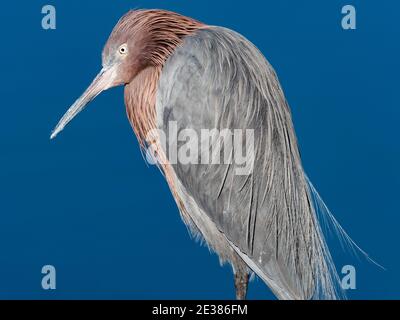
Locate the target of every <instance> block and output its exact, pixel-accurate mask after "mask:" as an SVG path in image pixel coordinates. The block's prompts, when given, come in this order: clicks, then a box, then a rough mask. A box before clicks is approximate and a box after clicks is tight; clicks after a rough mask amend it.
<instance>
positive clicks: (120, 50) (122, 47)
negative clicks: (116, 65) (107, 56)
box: [118, 44, 128, 55]
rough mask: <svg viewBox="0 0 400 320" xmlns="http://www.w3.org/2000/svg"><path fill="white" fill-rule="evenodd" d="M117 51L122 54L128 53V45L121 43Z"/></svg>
mask: <svg viewBox="0 0 400 320" xmlns="http://www.w3.org/2000/svg"><path fill="white" fill-rule="evenodd" d="M118 52H119V53H120V54H122V55H124V54H127V53H128V47H127V45H126V44H123V45H122V46H120V47H119V49H118Z"/></svg>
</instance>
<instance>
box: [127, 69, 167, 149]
mask: <svg viewBox="0 0 400 320" xmlns="http://www.w3.org/2000/svg"><path fill="white" fill-rule="evenodd" d="M160 74H161V67H147V68H146V69H144V70H143V71H141V72H140V73H139V74H138V75H137V76H136V77H135V79H134V80H133V81H132V82H130V83H129V84H127V85H126V86H125V106H126V113H127V116H128V119H129V122H130V123H131V126H132V128H133V130H134V132H135V134H136V137H137V139H138V141H139V143H140V145H141V146H142V147H143V146H144V145H145V142H146V138H147V134H148V133H149V132H150V131H151V130H153V129H155V128H156V110H155V109H156V108H155V105H156V91H157V85H158V80H159V78H160Z"/></svg>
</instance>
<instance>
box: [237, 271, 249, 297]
mask: <svg viewBox="0 0 400 320" xmlns="http://www.w3.org/2000/svg"><path fill="white" fill-rule="evenodd" d="M248 283H249V274H248V273H247V272H246V271H242V270H240V271H237V272H236V273H235V288H236V299H237V300H245V299H246V294H247V285H248Z"/></svg>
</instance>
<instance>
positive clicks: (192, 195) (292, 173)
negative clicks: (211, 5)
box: [51, 10, 342, 299]
mask: <svg viewBox="0 0 400 320" xmlns="http://www.w3.org/2000/svg"><path fill="white" fill-rule="evenodd" d="M102 66H103V68H102V70H101V71H100V73H99V74H98V76H97V77H96V78H95V79H94V81H93V82H92V84H91V85H90V86H89V87H88V89H87V90H86V91H85V92H84V93H83V95H82V96H81V97H80V98H79V99H78V100H77V101H76V102H75V103H74V104H73V105H72V106H71V107H70V109H69V110H68V111H67V113H66V114H65V115H64V116H63V117H62V119H61V120H60V122H59V123H58V125H57V127H56V128H55V130H54V131H53V133H52V135H51V138H54V137H55V136H56V135H57V134H58V133H59V132H60V131H61V130H63V129H64V127H65V126H66V125H67V123H68V122H69V121H71V120H72V118H73V117H75V116H76V115H77V114H78V113H79V112H80V111H81V110H82V109H83V108H84V107H85V106H86V105H87V104H88V103H89V102H90V101H91V100H92V99H94V98H95V97H96V96H97V95H98V94H99V93H101V92H102V91H104V90H106V89H109V88H111V87H115V86H119V85H124V86H125V105H126V112H127V116H128V118H129V121H130V123H131V125H132V127H133V130H134V132H135V134H136V136H137V138H138V141H139V143H140V146H141V147H142V148H146V147H149V146H151V147H152V150H153V155H154V157H155V158H156V160H157V161H158V164H159V167H160V169H161V171H162V173H163V174H164V176H165V178H166V180H167V182H168V185H169V187H170V189H171V192H172V193H173V196H174V198H175V200H176V203H177V206H178V208H179V211H180V213H181V216H182V218H183V221H184V222H185V224H186V225H187V226H189V229H190V231H191V232H192V233H193V234H195V235H198V236H200V237H202V238H203V239H204V240H205V242H206V243H207V245H208V246H209V247H210V248H211V249H212V250H214V251H215V252H216V253H217V254H218V256H219V258H220V261H221V263H223V262H229V263H230V264H231V265H232V268H233V272H234V281H235V282H234V283H235V288H236V297H237V298H238V299H244V298H245V297H246V293H247V286H248V280H249V275H250V274H253V273H255V274H256V275H257V276H259V277H260V278H261V279H262V280H263V281H264V282H265V283H266V284H267V285H268V286H269V288H270V289H271V290H272V292H273V293H274V294H275V295H276V296H277V297H278V298H279V299H311V298H315V299H319V298H323V299H335V298H338V297H340V295H341V289H340V288H339V286H338V283H339V279H338V275H337V272H336V270H335V267H334V264H333V262H332V258H331V255H330V253H329V250H328V248H327V245H326V241H325V240H324V237H323V235H322V232H321V227H320V224H319V219H318V215H319V212H320V211H321V210H318V209H317V208H318V207H319V208H320V209H322V210H323V211H325V213H323V214H325V215H327V216H328V218H331V219H332V221H333V222H334V224H335V226H336V227H338V228H340V227H339V226H338V225H337V223H336V222H335V220H333V218H332V216H331V215H330V213H329V212H328V211H327V210H326V207H325V206H324V204H323V202H322V200H321V199H320V197H319V195H318V193H317V192H316V191H315V189H314V187H313V186H312V185H311V183H310V182H309V180H308V178H307V176H306V174H305V173H304V171H303V168H302V164H301V160H300V155H299V151H298V146H297V141H296V135H295V131H294V128H293V124H292V119H291V113H290V109H289V106H288V104H287V102H286V99H285V96H284V94H283V92H282V89H281V86H280V84H279V81H278V79H277V76H276V74H275V72H274V70H273V68H272V67H271V66H270V64H269V63H268V62H267V60H266V59H265V58H264V56H263V55H262V54H261V53H260V51H259V50H258V49H257V48H256V47H255V46H254V45H253V44H252V43H250V42H249V41H248V40H247V39H245V38H244V37H243V36H241V35H240V34H238V33H236V32H234V31H232V30H229V29H226V28H222V27H214V26H208V25H205V24H203V23H201V22H198V21H196V20H193V19H191V18H188V17H184V16H182V15H179V14H177V13H173V12H169V11H163V10H132V11H129V12H128V13H127V14H125V15H124V16H123V17H122V18H121V19H120V20H119V22H118V23H117V25H116V26H115V27H114V29H113V31H112V33H111V35H110V37H109V39H108V41H107V43H106V45H105V47H104V50H103V54H102ZM171 123H174V124H175V125H176V127H177V130H178V132H182V130H186V129H191V130H192V131H194V132H197V133H198V132H200V131H201V130H203V129H209V130H213V129H218V130H219V131H222V130H224V129H232V130H236V129H242V130H247V129H249V130H253V131H252V132H253V139H254V140H253V141H254V146H253V149H251V147H250V145H248V144H247V142H246V143H242V144H241V146H243V149H246V150H247V147H249V148H248V149H249V150H251V152H250V153H251V155H252V157H251V159H252V170H251V171H249V173H248V174H246V175H244V174H237V173H236V169H237V167H238V166H239V165H238V164H237V163H230V162H228V163H225V162H223V163H221V162H220V163H218V162H217V163H213V162H210V163H203V162H198V163H195V162H188V163H182V162H181V161H174V162H172V161H170V158H169V156H168V154H169V153H168V152H167V147H166V145H172V144H174V143H176V144H180V145H182V141H176V139H175V140H174V138H173V137H171V136H169V137H168V138H167V141H166V143H161V138H160V137H161V136H160V134H152V135H150V136H151V137H152V138H151V139H150V138H149V133H150V132H154V130H155V129H159V131H158V132H160V130H161V131H163V132H168V131H169V129H170V127H171ZM213 139H214V138H213V136H211V137H210V141H211V146H210V148H212V147H213V144H216V143H217V142H219V141H220V140H218V139H217V140H215V139H214V140H213ZM235 147H236V144H233V146H232V145H230V146H226V145H223V146H222V147H219V149H218V148H217V150H219V151H220V152H222V151H228V154H231V155H232V154H233V152H234V151H235V150H233V149H234V148H235ZM206 151H209V150H208V149H207V150H206ZM200 153H201V154H203V153H204V150H202V151H201V152H200ZM197 156H198V157H200V154H198V155H197ZM231 159H232V158H231ZM340 230H342V229H340Z"/></svg>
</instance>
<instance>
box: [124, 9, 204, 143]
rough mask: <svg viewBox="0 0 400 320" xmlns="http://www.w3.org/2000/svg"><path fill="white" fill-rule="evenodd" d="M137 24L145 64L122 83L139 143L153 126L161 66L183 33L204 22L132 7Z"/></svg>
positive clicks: (186, 33)
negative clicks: (144, 34) (144, 48)
mask: <svg viewBox="0 0 400 320" xmlns="http://www.w3.org/2000/svg"><path fill="white" fill-rule="evenodd" d="M134 14H135V20H136V27H137V28H141V29H143V32H145V33H146V35H147V37H146V40H145V41H146V52H145V53H144V54H146V55H147V57H146V59H147V61H148V65H147V66H146V67H145V68H144V69H143V70H142V71H141V72H140V73H139V74H138V75H137V76H136V77H135V78H134V79H133V80H132V81H131V82H130V83H129V84H127V85H126V86H125V105H126V111H127V115H128V119H129V121H130V123H131V125H132V127H133V130H134V131H135V134H136V136H137V138H138V140H139V143H140V145H141V146H142V147H143V146H144V145H145V143H146V135H147V134H148V133H149V132H150V131H151V130H152V129H154V128H155V127H156V110H155V104H156V92H157V85H158V80H159V78H160V74H161V71H162V68H163V66H164V64H165V62H166V61H167V59H168V58H169V56H170V55H171V54H172V53H173V52H174V51H175V49H176V47H177V46H179V45H180V44H181V43H182V41H183V39H184V37H185V36H188V35H191V34H193V33H194V32H195V31H196V30H198V29H200V28H204V27H205V25H204V24H202V23H200V22H198V21H196V20H193V19H191V18H187V17H184V16H181V15H179V14H177V13H174V12H169V11H163V10H140V11H135V12H134Z"/></svg>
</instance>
